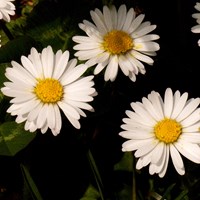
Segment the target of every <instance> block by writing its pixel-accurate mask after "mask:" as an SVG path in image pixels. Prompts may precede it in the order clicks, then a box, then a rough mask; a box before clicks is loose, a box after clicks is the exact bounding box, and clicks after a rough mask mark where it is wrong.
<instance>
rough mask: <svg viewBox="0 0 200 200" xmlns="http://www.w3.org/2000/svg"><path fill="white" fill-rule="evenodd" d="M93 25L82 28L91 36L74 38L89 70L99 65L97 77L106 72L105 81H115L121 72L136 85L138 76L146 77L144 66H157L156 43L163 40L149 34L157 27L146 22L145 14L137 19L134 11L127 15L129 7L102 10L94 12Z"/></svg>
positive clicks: (79, 55)
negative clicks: (155, 63) (155, 60)
mask: <svg viewBox="0 0 200 200" xmlns="http://www.w3.org/2000/svg"><path fill="white" fill-rule="evenodd" d="M90 14H91V17H92V20H93V22H94V24H93V23H91V22H89V21H87V20H84V21H83V23H80V24H79V27H80V28H81V29H82V30H83V31H85V32H86V34H87V36H74V37H73V38H72V39H73V41H74V42H76V43H79V44H77V45H75V46H74V49H75V50H78V51H77V52H76V53H75V56H77V57H78V59H79V60H87V62H86V64H87V65H89V66H93V65H97V66H96V67H95V70H94V74H98V73H100V72H101V71H102V70H103V69H104V68H106V70H105V74H104V79H105V81H108V80H110V81H114V80H115V79H116V76H117V74H118V69H119V68H120V69H121V70H122V72H123V73H124V74H125V75H126V76H128V77H129V78H130V79H131V80H132V81H136V75H137V74H138V73H139V72H140V73H142V74H144V73H145V72H146V71H145V67H144V65H143V62H145V63H147V64H149V65H153V62H154V61H153V59H152V58H151V57H150V56H155V55H156V51H158V50H159V48H160V47H159V45H158V44H157V43H156V42H154V40H157V39H159V36H158V35H156V34H149V33H150V32H152V31H153V30H154V29H155V28H156V25H151V23H150V22H149V21H146V22H143V19H144V14H140V15H138V16H136V12H135V11H134V9H133V8H131V9H129V10H128V11H127V8H126V6H125V5H121V6H120V7H119V9H118V11H117V10H116V7H115V6H111V7H110V8H109V7H107V6H104V7H103V12H101V11H100V10H99V9H98V8H96V9H95V10H94V11H91V12H90Z"/></svg>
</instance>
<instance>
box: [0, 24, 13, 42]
mask: <svg viewBox="0 0 200 200" xmlns="http://www.w3.org/2000/svg"><path fill="white" fill-rule="evenodd" d="M0 26H1V28H2V30H3V32H4V33H5V34H6V36H7V37H8V39H9V40H13V39H14V37H13V35H12V33H11V32H10V30H9V29H8V27H7V26H6V24H5V22H4V21H0Z"/></svg>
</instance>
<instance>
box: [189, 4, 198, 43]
mask: <svg viewBox="0 0 200 200" xmlns="http://www.w3.org/2000/svg"><path fill="white" fill-rule="evenodd" d="M194 8H195V9H196V10H197V11H198V12H197V13H194V14H192V17H193V18H194V19H196V22H197V25H195V26H193V27H192V28H191V31H192V32H193V33H200V3H199V2H197V3H196V4H195V6H194ZM197 43H198V46H200V39H199V40H198V42H197Z"/></svg>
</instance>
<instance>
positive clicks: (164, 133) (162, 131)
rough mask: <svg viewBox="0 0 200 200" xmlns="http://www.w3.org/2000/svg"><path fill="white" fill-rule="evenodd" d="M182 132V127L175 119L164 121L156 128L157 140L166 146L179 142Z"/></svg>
mask: <svg viewBox="0 0 200 200" xmlns="http://www.w3.org/2000/svg"><path fill="white" fill-rule="evenodd" d="M181 131H182V126H181V125H180V124H179V123H178V122H177V121H175V120H173V119H163V120H161V121H159V122H158V123H157V124H156V126H155V127H154V133H155V136H156V138H157V139H159V140H160V141H162V142H165V143H166V144H169V143H173V142H175V141H177V139H178V138H179V136H180V134H181Z"/></svg>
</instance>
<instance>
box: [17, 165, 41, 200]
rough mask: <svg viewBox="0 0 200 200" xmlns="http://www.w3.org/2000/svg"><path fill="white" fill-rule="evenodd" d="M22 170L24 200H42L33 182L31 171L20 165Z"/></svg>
mask: <svg viewBox="0 0 200 200" xmlns="http://www.w3.org/2000/svg"><path fill="white" fill-rule="evenodd" d="M20 166H21V170H22V175H23V178H24V199H27V196H31V197H32V199H34V200H42V196H41V194H40V192H39V190H38V188H37V186H36V184H35V182H34V181H33V179H32V177H31V175H30V173H29V170H28V169H27V167H26V166H25V165H23V164H21V165H20Z"/></svg>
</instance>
